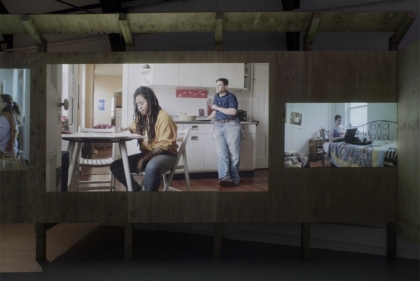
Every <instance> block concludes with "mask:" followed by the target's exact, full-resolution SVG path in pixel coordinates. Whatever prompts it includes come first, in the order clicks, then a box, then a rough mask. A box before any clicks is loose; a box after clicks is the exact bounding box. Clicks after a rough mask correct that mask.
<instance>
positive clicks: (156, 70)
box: [150, 64, 166, 85]
mask: <svg viewBox="0 0 420 281" xmlns="http://www.w3.org/2000/svg"><path fill="white" fill-rule="evenodd" d="M151 69H152V71H151V78H150V84H151V85H166V81H165V78H166V75H165V69H166V65H165V64H152V65H151Z"/></svg>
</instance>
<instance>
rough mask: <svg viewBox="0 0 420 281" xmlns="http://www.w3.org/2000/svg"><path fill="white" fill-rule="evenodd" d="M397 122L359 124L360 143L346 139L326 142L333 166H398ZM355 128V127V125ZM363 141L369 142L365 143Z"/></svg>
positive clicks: (381, 121) (328, 155) (378, 121)
mask: <svg viewBox="0 0 420 281" xmlns="http://www.w3.org/2000/svg"><path fill="white" fill-rule="evenodd" d="M396 125H397V123H396V122H393V121H388V120H377V121H372V122H369V123H366V124H364V125H361V126H358V127H357V128H358V134H357V136H358V138H359V139H360V140H361V143H359V144H352V143H350V142H346V141H340V142H329V143H326V146H327V147H326V149H325V150H326V151H327V158H328V159H329V160H330V162H331V166H333V167H396V166H397V141H395V140H389V139H390V138H392V139H395V136H396V131H397V128H396ZM353 128H354V127H353ZM363 141H364V142H365V143H368V144H363Z"/></svg>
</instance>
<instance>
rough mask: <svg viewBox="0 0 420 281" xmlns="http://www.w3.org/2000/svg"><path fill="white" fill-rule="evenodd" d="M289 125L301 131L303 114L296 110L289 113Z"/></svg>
mask: <svg viewBox="0 0 420 281" xmlns="http://www.w3.org/2000/svg"><path fill="white" fill-rule="evenodd" d="M289 125H290V127H293V128H299V129H301V128H302V127H303V113H302V112H299V111H296V110H292V111H290V116H289Z"/></svg>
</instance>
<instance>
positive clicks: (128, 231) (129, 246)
mask: <svg viewBox="0 0 420 281" xmlns="http://www.w3.org/2000/svg"><path fill="white" fill-rule="evenodd" d="M124 245H125V260H126V261H129V260H131V259H132V258H133V224H132V223H126V224H125V229H124Z"/></svg>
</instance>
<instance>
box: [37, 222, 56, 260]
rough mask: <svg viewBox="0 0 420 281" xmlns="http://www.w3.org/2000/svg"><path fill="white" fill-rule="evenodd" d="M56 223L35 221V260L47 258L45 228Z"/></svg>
mask: <svg viewBox="0 0 420 281" xmlns="http://www.w3.org/2000/svg"><path fill="white" fill-rule="evenodd" d="M55 225H57V223H35V258H36V260H37V261H44V260H46V259H47V230H48V229H50V228H51V227H53V226H55Z"/></svg>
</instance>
